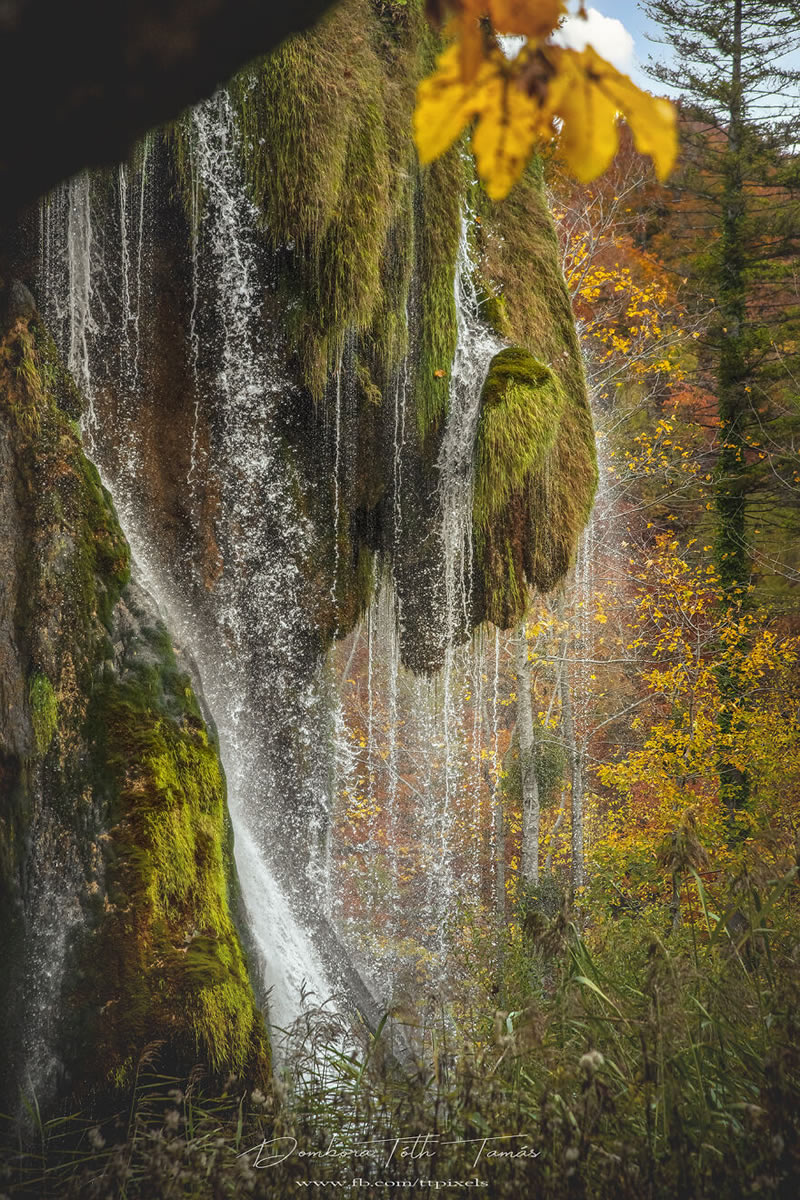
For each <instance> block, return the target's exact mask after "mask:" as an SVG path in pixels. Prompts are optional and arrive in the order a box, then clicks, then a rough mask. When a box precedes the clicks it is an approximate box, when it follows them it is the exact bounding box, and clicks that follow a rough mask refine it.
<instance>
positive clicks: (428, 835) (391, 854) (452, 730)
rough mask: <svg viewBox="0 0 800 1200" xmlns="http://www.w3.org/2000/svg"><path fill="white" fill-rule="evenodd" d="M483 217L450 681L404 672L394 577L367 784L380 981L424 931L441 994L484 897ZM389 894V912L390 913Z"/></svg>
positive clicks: (451, 550)
mask: <svg viewBox="0 0 800 1200" xmlns="http://www.w3.org/2000/svg"><path fill="white" fill-rule="evenodd" d="M470 224H471V221H470V214H469V213H465V214H464V216H463V218H462V222H461V230H460V240H459V251H458V259H457V263H456V272H455V280H454V289H455V302H456V316H457V343H456V352H455V357H454V361H453V366H452V373H451V385H450V393H449V405H448V414H447V419H446V422H445V428H444V431H443V435H442V440H441V445H440V450H439V454H438V459H437V471H438V479H439V484H438V504H439V513H440V516H439V534H438V536H439V543H440V547H441V558H440V563H441V567H440V576H439V578H438V580H437V581H436V584H435V589H436V590H435V594H436V596H437V610H438V611H437V614H436V615H437V621H438V637H439V639H440V642H441V646H442V649H443V655H442V657H443V666H442V668H441V670H440V672H439V673H438V675H437V676H435V677H432V678H429V677H425V676H421V677H414V676H412V675H411V674H410V673H408V672H407V671H406V670H405V669H404V668H403V667H402V666H401V663H400V641H401V636H400V635H401V632H402V630H403V614H402V609H401V603H400V599H399V596H398V594H397V587H396V580H395V578H394V576H393V573H392V572H391V571H387V572H386V574H385V576H384V578H383V579H382V582H381V587H380V590H379V593H378V594H377V595H376V597H375V598H374V599H373V602H372V605H371V607H370V610H369V613H368V616H367V661H366V669H365V674H366V681H365V683H366V687H365V690H366V701H367V720H366V727H367V728H366V732H367V737H366V745H365V746H364V747H363V760H364V765H363V778H364V779H365V782H366V788H367V791H368V803H367V805H366V810H367V811H368V812H369V813H370V814H371V816H370V830H369V835H368V838H367V845H368V846H369V847H370V849H369V852H368V853H365V855H364V859H363V863H362V869H363V871H364V873H365V876H366V875H367V874H368V873H372V874H373V875H374V874H375V869H376V868H375V862H376V855H377V854H378V852H379V848H380V847H381V846H386V847H387V853H386V856H385V860H384V862H383V866H384V868H385V869H386V870H387V871H388V875H389V879H388V882H387V884H386V889H385V893H384V892H381V893H380V894H379V896H378V897H377V899H375V900H370V901H368V902H367V905H366V908H367V912H366V915H365V920H366V925H367V928H368V929H369V930H371V931H372V932H374V931H375V930H381V931H384V932H385V933H388V934H389V935H390V937H389V939H388V943H389V944H388V947H387V946H386V939H385V938H384V939H383V941H382V943H381V945H376V944H375V943H374V942H373V941H371V940H370V937H369V934H367V935H363V930H362V936H366V937H367V939H368V940H370V945H371V948H372V952H373V955H374V957H375V960H376V962H377V964H378V966H377V967H375V968H374V970H375V973H376V976H380V977H381V978H382V979H384V980H385V979H386V978H387V977H389V976H390V975H391V974H392V973H394V974H396V975H397V976H398V978H402V977H403V963H402V961H399V960H398V957H397V952H396V951H394V950H393V949H392V945H394V946H397V945H404V944H406V943H407V941H408V940H409V939H411V940H412V941H415V940H417V939H418V938H421V939H422V941H423V942H424V945H425V954H426V956H427V959H428V968H427V971H428V976H429V980H430V982H431V984H432V985H433V986H435V987H437V988H441V987H446V961H447V957H448V935H449V928H448V927H449V925H450V922H451V918H452V917H454V916H455V907H456V905H457V904H458V903H459V902H461V901H465V902H468V903H471V904H474V903H476V902H477V899H478V897H479V891H480V884H481V873H480V853H481V847H480V829H481V812H482V806H483V804H484V801H485V795H484V794H485V789H486V782H485V780H484V778H483V775H482V771H481V758H480V742H481V736H482V734H484V735H486V734H487V733H488V731H486V730H485V729H484V723H483V717H482V711H481V709H482V704H483V688H484V684H483V672H484V663H483V654H482V652H481V650H480V649H479V639H476V641H475V642H474V643H473V644H469V642H468V641H467V638H468V635H469V630H470V628H471V624H472V572H473V546H472V508H473V462H474V450H475V439H476V435H477V428H478V419H479V416H480V398H481V392H482V389H483V383H484V380H485V378H486V373H487V371H488V367H489V363H490V362H491V359H492V358H493V357H494V355H495V354H496V353H497V352H498V351H499V350H500V349H501V348H502V343H501V342H500V341H499V340H498V339H497V338H496V337H495V336H494V335H493V334H492V332H491V331H490V330H489V329H488V327H487V326H486V325H485V324H484V322H483V321H482V319H481V314H480V303H479V298H478V295H477V292H476V288H475V284H474V275H475V264H474V262H473V259H472V253H471V246H470ZM408 377H409V371H408V362H407V361H406V362H405V363H404V364H403V366H402V367H401V369H400V371H399V372H398V376H397V380H396V384H395V387H394V412H393V417H394V420H393V501H392V542H391V544H392V547H393V550H394V551H395V552H396V551H397V549H398V546H399V544H400V535H401V531H402V526H403V482H402V481H403V446H404V439H405V428H406V404H407V399H408V397H407V386H408ZM496 774H497V773H496ZM495 786H496V784H495ZM365 883H366V879H365ZM387 902H388V906H389V908H390V915H389V916H388V917H387V916H386V915H385V914H384V913H383V912H381V911H380V908H381V905H386V904H387ZM431 956H432V957H431ZM401 959H402V954H401ZM406 966H408V964H406Z"/></svg>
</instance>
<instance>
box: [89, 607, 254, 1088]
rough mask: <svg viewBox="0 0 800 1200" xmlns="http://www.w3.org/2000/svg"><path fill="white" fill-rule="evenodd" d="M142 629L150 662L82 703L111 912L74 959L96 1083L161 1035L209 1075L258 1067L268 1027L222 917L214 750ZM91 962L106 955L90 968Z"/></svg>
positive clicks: (168, 656)
mask: <svg viewBox="0 0 800 1200" xmlns="http://www.w3.org/2000/svg"><path fill="white" fill-rule="evenodd" d="M142 636H143V637H145V638H146V642H147V644H148V645H149V648H150V650H151V651H152V653H153V654H155V655H157V656H158V657H157V658H156V661H155V662H148V665H147V666H143V667H139V668H137V669H134V670H133V671H132V672H129V674H128V676H127V677H126V679H125V681H124V682H118V681H113V682H111V683H110V684H106V685H103V686H102V687H100V688H99V689H97V691H96V694H95V696H94V698H93V701H92V711H91V721H92V725H93V728H94V730H95V738H94V761H95V764H96V770H97V772H98V776H99V783H100V786H101V787H104V788H106V789H107V790H110V795H111V805H112V814H113V820H114V824H113V827H112V829H111V843H110V859H109V862H108V863H107V867H106V889H107V893H108V901H109V905H110V907H109V906H108V905H107V911H106V913H105V914H104V915H103V917H102V919H100V920H99V921H98V924H97V928H96V930H95V933H94V935H93V936H92V938H91V941H90V945H89V946H88V947H87V950H86V956H85V963H84V971H85V975H84V979H85V984H84V986H86V985H87V984H88V986H89V989H90V990H92V991H93V992H94V991H96V992H97V994H98V995H100V996H101V997H105V1005H104V1007H102V1008H101V1010H100V1012H99V1015H98V1018H97V1027H96V1028H95V1029H93V1030H92V1031H91V1042H92V1043H93V1044H94V1045H96V1046H97V1047H98V1056H99V1061H100V1062H101V1063H102V1071H103V1076H104V1081H105V1083H106V1084H107V1085H108V1084H110V1083H113V1081H114V1079H116V1078H117V1077H119V1075H120V1073H122V1075H123V1076H124V1075H125V1067H124V1064H125V1063H126V1062H130V1061H131V1060H132V1058H133V1059H135V1058H136V1057H138V1054H139V1053H141V1050H142V1049H143V1046H144V1041H145V1040H152V1039H153V1038H155V1037H159V1036H160V1035H164V1036H165V1037H167V1038H168V1041H169V1045H170V1055H171V1056H172V1058H173V1059H174V1060H177V1061H178V1062H184V1063H188V1064H189V1065H191V1062H192V1061H194V1057H195V1056H196V1055H198V1054H200V1055H202V1056H203V1057H204V1058H205V1060H206V1061H207V1062H208V1064H209V1066H210V1068H211V1070H212V1071H214V1072H216V1073H226V1072H228V1071H234V1072H237V1073H239V1072H243V1071H244V1070H246V1069H253V1070H256V1071H257V1073H259V1074H261V1075H266V1074H267V1073H268V1065H269V1050H268V1043H267V1038H266V1032H265V1028H264V1025H263V1021H262V1019H261V1016H260V1014H259V1012H258V1010H257V1008H256V1005H255V999H254V996H253V992H252V988H251V986H250V982H249V978H248V975H247V967H246V963H245V960H244V956H243V954H242V950H241V947H240V944H239V940H238V937H237V934H236V930H235V928H234V925H233V921H232V917H231V907H230V901H231V891H232V888H233V885H234V877H235V868H234V865H233V854H232V841H231V832H230V825H229V822H228V819H227V809H226V795H225V780H224V776H223V774H222V768H221V765H220V760H219V753H218V750H217V747H216V745H215V744H214V742H213V741H212V740H211V739H210V737H209V734H208V731H207V729H206V728H205V726H204V724H203V722H202V720H201V719H200V718H199V709H198V705H197V700H196V697H195V696H194V693H193V690H192V688H191V684H190V682H189V680H188V678H187V677H186V676H185V675H182V674H181V673H180V672H179V671H177V669H176V667H175V661H174V655H173V653H172V650H171V647H170V646H169V645H168V640H167V650H166V652H164V639H165V637H166V634H165V631H164V630H163V628H161V629H158V628H157V629H153V630H145V631H142ZM91 963H102V964H103V966H102V976H101V977H99V978H98V976H97V974H96V972H95V971H94V970H92V969H91V965H90V964H91ZM94 1003H95V1005H96V1004H97V1001H96V999H95V1001H94ZM95 1011H96V1009H95Z"/></svg>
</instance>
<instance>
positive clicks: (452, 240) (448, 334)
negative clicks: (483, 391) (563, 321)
mask: <svg viewBox="0 0 800 1200" xmlns="http://www.w3.org/2000/svg"><path fill="white" fill-rule="evenodd" d="M465 188H466V168H465V162H464V159H463V158H462V155H461V152H460V148H456V149H453V150H451V151H449V153H448V154H446V155H445V156H444V157H443V158H441V159H438V160H437V161H436V162H435V163H433V164H432V165H431V166H430V167H428V168H426V169H425V170H424V171H422V172H421V174H420V182H419V198H418V211H419V226H418V234H417V236H418V240H419V247H420V249H419V256H418V262H419V301H418V307H419V330H418V336H419V352H418V359H417V371H416V379H415V393H416V406H417V425H418V428H419V433H420V437H421V438H422V440H423V442H424V441H425V440H426V439H427V438H428V437H429V436H430V434H431V433H435V432H436V431H437V430H438V429H439V427H440V425H441V422H442V420H443V419H444V416H445V415H446V413H447V402H448V397H449V393H450V371H451V368H452V365H453V358H454V357H455V352H456V337H457V327H456V299H455V273H456V259H457V257H458V245H459V240H460V237H461V208H462V205H463V201H464V193H465Z"/></svg>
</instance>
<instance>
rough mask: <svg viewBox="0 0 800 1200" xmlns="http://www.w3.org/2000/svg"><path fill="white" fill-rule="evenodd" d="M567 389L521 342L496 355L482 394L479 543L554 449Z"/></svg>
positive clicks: (478, 465) (477, 480) (477, 493)
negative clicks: (562, 386)
mask: <svg viewBox="0 0 800 1200" xmlns="http://www.w3.org/2000/svg"><path fill="white" fill-rule="evenodd" d="M563 407H564V393H563V390H562V388H561V385H560V383H559V382H558V379H557V378H556V376H555V375H554V374H553V372H552V371H551V370H550V369H549V367H546V366H544V364H543V363H540V362H539V361H538V360H537V359H535V358H534V357H533V355H532V354H529V353H528V351H527V350H523V349H522V348H521V347H519V346H513V347H510V348H509V349H507V350H501V351H500V353H499V354H496V355H495V357H494V358H493V359H492V362H491V365H490V367H489V372H488V374H487V376H486V381H485V383H484V385H483V392H482V394H481V415H480V421H479V425H478V438H477V448H476V456H475V492H474V507H473V520H474V526H475V530H476V532H477V535H478V540H479V542H480V541H482V539H483V537H484V536H485V533H486V531H487V529H488V527H489V525H490V523H491V522H492V521H494V520H496V519H497V518H498V516H500V515H501V514H502V512H503V510H505V509H506V508H507V507H508V506H509V505H510V504H512V503H513V502H514V500H515V498H517V497H519V496H520V495H521V494H522V493H523V492H524V490H525V487H526V484H527V482H528V479H529V477H530V475H531V472H532V471H533V469H534V468H535V467H537V466H538V465H539V464H540V463H541V462H542V461H543V459H544V456H545V455H546V454H547V452H548V451H549V450H551V449H552V447H553V443H554V441H555V438H556V434H557V432H558V428H559V422H560V418H561V412H562V409H563Z"/></svg>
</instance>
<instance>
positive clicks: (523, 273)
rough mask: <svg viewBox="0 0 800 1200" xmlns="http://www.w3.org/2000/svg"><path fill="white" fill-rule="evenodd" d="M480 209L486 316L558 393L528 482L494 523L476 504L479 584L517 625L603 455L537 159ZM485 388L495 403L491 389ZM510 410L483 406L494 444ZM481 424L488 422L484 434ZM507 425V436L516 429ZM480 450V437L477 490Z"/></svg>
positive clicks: (571, 546) (568, 548) (590, 493)
mask: <svg viewBox="0 0 800 1200" xmlns="http://www.w3.org/2000/svg"><path fill="white" fill-rule="evenodd" d="M481 217H482V219H481V222H480V227H479V230H478V233H477V237H476V242H477V247H478V252H479V254H480V260H481V273H482V278H483V283H484V296H485V303H484V313H485V315H486V318H487V320H489V321H490V322H491V323H492V324H494V325H495V327H496V329H497V331H498V333H499V334H500V335H501V336H502V337H504V338H507V339H508V340H509V341H512V342H514V343H516V344H517V346H519V347H521V348H523V349H525V350H527V351H529V352H530V353H531V354H532V355H534V356H535V358H536V359H537V360H538V361H539V362H540V363H542V364H544V365H546V366H547V367H548V368H549V369H550V372H551V379H552V380H553V384H554V385H557V391H558V395H556V393H555V392H554V391H553V392H551V394H550V398H549V399H548V398H547V388H545V390H544V391H541V390H540V389H535V391H536V394H537V397H539V400H538V401H537V402H535V404H534V407H535V408H537V411H539V412H540V420H539V422H538V429H537V432H536V433H535V435H534V434H533V431H532V429H531V433H532V440H531V441H529V442H528V447H529V451H533V443H534V442H535V444H536V447H537V452H536V453H535V454H531V456H530V458H529V469H528V470H527V473H526V478H525V483H524V487H523V488H521V489H519V488H510V489H509V490H508V493H507V494H508V504H506V505H505V506H504V508H503V509H502V510H498V511H496V512H495V514H494V516H493V518H492V521H491V523H490V524H487V522H486V515H485V513H484V512H483V511H482V508H481V506H480V505H479V504H477V503H476V508H475V536H476V541H477V543H478V544H479V545H482V546H483V550H482V552H481V555H480V562H479V571H480V576H481V578H479V581H478V589H479V591H480V590H482V591H483V593H484V595H485V597H486V609H485V612H486V614H487V615H488V616H489V617H490V619H492V620H495V621H497V623H498V624H502V625H512V624H514V623H515V622H516V621H517V620H519V618H520V617H521V615H522V583H523V581H524V582H526V583H527V584H528V585H530V586H532V587H535V588H538V590H539V591H540V592H543V593H547V592H550V591H552V590H553V588H555V587H556V585H557V584H558V583H559V581H560V580H561V579H563V577H564V575H565V574H566V572H567V571H568V569H569V567H570V564H571V563H572V561H573V559H574V557H575V551H576V548H577V544H578V540H579V538H580V535H581V532H582V530H583V528H584V526H585V525H586V522H587V520H588V518H589V514H590V512H591V508H592V502H593V500H594V493H595V489H596V487H597V454H596V449H595V440H594V429H593V426H592V416H591V410H590V408H589V401H588V396H587V392H586V383H585V378H584V373H583V363H582V358H581V352H580V347H579V345H578V339H577V335H576V332H575V324H574V320H573V317H572V310H571V307H570V302H569V297H568V295H567V291H566V287H565V285H564V279H563V275H562V271H561V266H560V259H559V249H558V242H557V238H556V232H555V228H554V225H553V220H552V217H551V215H550V212H549V210H548V207H547V200H546V196H545V191H544V182H543V178H542V170H541V164H540V163H539V162H537V161H534V162H533V163H532V164H531V166H530V167H529V168H528V170H527V171H526V173H525V175H524V176H523V178H522V180H521V181H520V182H519V183H518V184H517V185H516V187H515V188H514V189H513V190H512V192H511V193H510V195H509V196H508V198H507V199H506V200H504V201H502V202H501V203H500V204H496V205H493V206H489V205H488V204H484V205H483V207H482V210H481ZM486 396H487V398H488V399H489V400H490V402H491V396H492V389H491V388H490V389H489V390H488V391H487V393H486ZM542 404H544V405H545V407H546V412H543V411H542V409H541V405H542ZM504 412H505V413H507V414H508V416H509V418H510V419H511V421H512V422H516V420H517V418H516V415H515V407H514V405H513V404H512V405H510V406H503V407H502V408H500V409H498V410H497V411H496V413H495V415H493V416H490V415H489V414H487V421H488V422H490V423H491V425H492V428H493V430H494V433H493V435H492V437H493V440H495V442H496V441H497V440H498V439H499V438H502V436H503V434H502V429H501V426H502V424H503V414H504ZM485 429H486V425H485V424H484V423H482V432H481V437H483V436H484V430H485ZM508 433H509V438H508V440H509V441H510V440H511V439H512V436H513V435H512V428H511V427H510V428H509V431H508ZM484 453H485V451H484V450H483V448H482V447H481V446H480V445H479V448H478V488H479V489H480V487H481V482H480V471H481V467H480V463H481V455H482V454H484ZM534 458H535V461H533V460H534Z"/></svg>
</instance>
